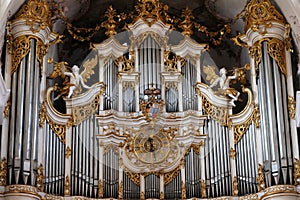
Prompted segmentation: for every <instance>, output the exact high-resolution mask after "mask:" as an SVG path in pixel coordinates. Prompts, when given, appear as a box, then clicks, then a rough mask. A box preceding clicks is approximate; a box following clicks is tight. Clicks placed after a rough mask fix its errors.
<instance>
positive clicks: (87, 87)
mask: <svg viewBox="0 0 300 200" xmlns="http://www.w3.org/2000/svg"><path fill="white" fill-rule="evenodd" d="M79 79H80V83H81V85H82V87H84V88H85V89H91V88H92V87H90V86H87V85H86V84H85V83H84V81H83V79H82V76H80V77H79Z"/></svg>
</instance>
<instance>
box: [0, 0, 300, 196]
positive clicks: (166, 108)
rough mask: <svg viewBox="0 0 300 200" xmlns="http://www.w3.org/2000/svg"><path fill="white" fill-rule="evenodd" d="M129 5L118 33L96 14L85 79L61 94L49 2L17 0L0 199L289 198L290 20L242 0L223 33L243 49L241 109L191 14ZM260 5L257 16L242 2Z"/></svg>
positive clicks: (294, 161) (293, 167) (293, 189)
mask: <svg viewBox="0 0 300 200" xmlns="http://www.w3.org/2000/svg"><path fill="white" fill-rule="evenodd" d="M147 6H151V9H150V8H149V7H147ZM37 7H38V8H40V11H41V13H40V14H41V17H39V18H35V19H34V20H32V18H31V17H34V16H29V15H28V13H30V12H27V11H28V10H30V9H34V8H37ZM136 8H138V13H139V15H137V16H135V17H134V18H133V20H132V23H130V24H128V26H127V30H126V31H124V32H122V33H118V34H117V33H116V32H115V29H114V28H113V27H114V26H112V25H114V23H115V21H114V19H113V18H109V16H110V15H109V14H107V16H108V21H107V23H108V26H106V27H105V28H106V31H107V32H106V34H107V36H108V38H107V39H106V40H104V41H103V42H101V43H98V44H93V49H92V50H91V52H90V54H89V56H88V57H87V58H86V59H85V60H84V61H83V62H82V65H81V66H80V70H81V72H80V74H77V75H78V76H81V78H82V79H83V81H84V82H85V83H86V84H88V85H89V86H91V87H90V88H89V89H84V88H80V87H79V85H76V84H75V86H76V89H75V90H74V92H73V94H72V96H71V98H68V97H67V96H66V92H68V91H70V88H71V87H72V86H74V84H73V85H72V84H70V82H66V81H65V80H66V79H67V75H64V73H65V70H68V67H70V66H68V63H66V62H54V61H53V59H52V57H53V56H54V55H53V49H51V47H53V46H54V47H55V46H56V45H57V44H56V43H57V42H59V40H60V36H59V35H58V34H56V33H53V32H52V25H51V20H50V19H49V16H48V13H49V12H48V10H47V9H49V8H48V5H47V2H46V1H44V2H42V1H41V2H40V1H35V0H30V1H28V2H27V3H26V4H25V5H24V6H23V7H22V9H21V10H20V11H19V13H18V14H17V15H16V16H15V18H14V19H13V20H12V21H10V22H9V24H8V28H7V29H8V33H7V38H8V43H7V51H6V53H5V69H4V82H5V84H6V86H7V88H9V89H10V93H9V98H8V101H7V105H6V107H5V110H4V113H5V116H4V119H3V122H2V126H1V127H2V129H1V140H0V142H1V149H0V150H1V151H0V153H1V165H0V199H14V198H15V199H17V198H18V197H19V196H22V198H24V199H281V198H288V199H297V198H299V192H300V190H299V184H300V175H299V169H300V163H299V143H298V136H297V135H298V134H297V127H296V121H295V100H294V93H295V91H294V88H293V75H292V62H291V55H290V51H289V50H290V48H291V46H290V38H289V26H288V25H286V23H285V21H284V19H283V17H282V16H281V15H280V13H279V12H278V11H277V10H276V9H275V8H274V6H272V5H271V3H270V2H269V1H267V0H264V1H260V3H256V1H254V0H252V1H250V2H249V3H248V5H247V7H246V9H245V10H246V14H245V20H246V21H245V33H244V34H240V35H238V36H236V37H235V38H234V41H235V44H236V45H240V46H242V47H244V48H248V51H249V58H250V63H249V65H247V66H246V67H245V68H247V69H248V71H246V70H245V69H238V72H239V73H238V74H239V76H238V77H236V79H237V82H238V84H239V86H240V87H239V88H238V89H236V90H239V91H238V92H239V93H243V94H244V96H245V97H246V98H245V99H244V102H245V103H244V104H241V105H242V106H244V107H243V108H242V109H240V110H241V111H240V112H238V113H234V112H233V108H234V107H235V104H236V105H237V106H239V104H240V102H239V101H235V104H233V99H232V98H231V97H230V96H228V95H227V94H228V93H220V92H218V91H217V89H216V88H211V87H210V85H211V84H212V81H211V80H212V79H213V80H215V79H217V78H218V77H219V78H220V77H221V76H218V75H217V74H218V73H219V72H218V71H217V70H218V69H217V68H216V69H217V70H216V69H215V68H211V66H209V65H210V64H208V61H207V60H212V58H211V57H210V56H209V53H208V52H207V51H208V49H209V45H208V44H204V43H198V42H197V41H195V40H194V39H192V37H190V36H191V29H190V28H189V27H190V26H192V24H193V23H191V24H188V22H190V21H189V20H190V19H189V18H188V16H186V18H185V20H184V21H182V23H181V27H182V28H181V30H180V31H176V30H173V27H172V24H169V23H167V20H166V19H167V16H166V15H164V12H163V10H164V9H165V7H164V8H163V6H162V4H161V3H160V2H159V1H158V0H142V1H139V2H138V5H137V7H136ZM269 8H272V9H269ZM111 9H112V8H111ZM261 9H265V12H266V16H267V17H264V18H261V16H260V15H253V13H255V11H257V10H261ZM36 11H37V10H36ZM35 17H36V16H35ZM188 19H189V20H188ZM188 25H190V26H188ZM47 61H48V62H47ZM207 70H212V71H209V72H207ZM69 71H71V70H69ZM82 71H83V72H82ZM69 73H71V72H69ZM74 73H75V72H73V75H74ZM245 73H248V74H249V77H250V80H249V81H250V82H251V85H250V86H249V87H246V86H244V85H243V83H242V81H241V79H242V75H245ZM74 76H75V75H74ZM209 77H211V78H209ZM59 78H61V79H59ZM57 80H60V81H57ZM241 85H242V86H241ZM66 89H67V90H66ZM219 89H220V88H219ZM225 89H226V92H229V90H228V89H232V88H225ZM59 104H60V106H61V105H62V106H63V107H64V108H65V112H62V111H61V110H60V108H58V107H59ZM282 196H284V197H282Z"/></svg>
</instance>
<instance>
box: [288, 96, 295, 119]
mask: <svg viewBox="0 0 300 200" xmlns="http://www.w3.org/2000/svg"><path fill="white" fill-rule="evenodd" d="M288 109H289V114H290V118H291V119H294V118H295V115H296V101H295V99H294V98H293V97H291V96H288Z"/></svg>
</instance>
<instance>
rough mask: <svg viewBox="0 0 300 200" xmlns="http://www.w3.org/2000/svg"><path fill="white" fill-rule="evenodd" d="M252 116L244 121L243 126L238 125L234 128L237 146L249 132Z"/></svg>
mask: <svg viewBox="0 0 300 200" xmlns="http://www.w3.org/2000/svg"><path fill="white" fill-rule="evenodd" d="M252 116H253V113H252V115H251V116H250V117H249V118H248V119H247V120H246V121H244V122H243V123H242V124H238V125H236V126H234V127H233V130H234V143H235V144H237V143H238V142H239V141H240V140H241V139H242V137H243V135H244V134H245V133H246V132H247V131H248V129H249V126H250V125H251V124H252V119H253V117H252Z"/></svg>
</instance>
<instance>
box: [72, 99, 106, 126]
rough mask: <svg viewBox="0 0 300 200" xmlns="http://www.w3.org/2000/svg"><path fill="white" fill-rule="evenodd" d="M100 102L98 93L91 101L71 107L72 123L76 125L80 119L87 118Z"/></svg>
mask: <svg viewBox="0 0 300 200" xmlns="http://www.w3.org/2000/svg"><path fill="white" fill-rule="evenodd" d="M99 104H100V95H97V96H95V99H94V101H93V102H92V103H90V104H88V105H85V106H77V107H73V109H72V116H73V125H78V124H80V123H81V122H82V121H84V120H86V119H87V118H89V117H90V116H91V115H92V114H94V113H95V112H96V111H97V110H98V107H99Z"/></svg>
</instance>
